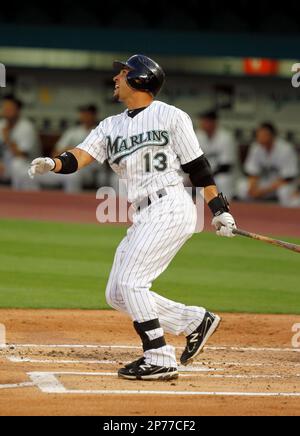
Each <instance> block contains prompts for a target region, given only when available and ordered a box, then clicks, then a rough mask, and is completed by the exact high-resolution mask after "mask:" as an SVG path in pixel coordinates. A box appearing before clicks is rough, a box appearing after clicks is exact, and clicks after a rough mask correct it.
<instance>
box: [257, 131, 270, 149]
mask: <svg viewBox="0 0 300 436" xmlns="http://www.w3.org/2000/svg"><path fill="white" fill-rule="evenodd" d="M256 140H257V142H258V143H259V144H261V145H262V146H263V147H266V148H270V147H271V146H272V145H273V142H274V136H273V134H272V132H270V131H269V130H268V129H258V130H257V132H256Z"/></svg>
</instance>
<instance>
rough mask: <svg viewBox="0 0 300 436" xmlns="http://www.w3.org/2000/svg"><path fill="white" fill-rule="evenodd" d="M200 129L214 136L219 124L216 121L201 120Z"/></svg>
mask: <svg viewBox="0 0 300 436" xmlns="http://www.w3.org/2000/svg"><path fill="white" fill-rule="evenodd" d="M200 128H201V129H202V130H204V132H206V133H207V134H208V135H213V134H214V133H215V130H216V128H217V123H216V121H215V120H211V119H210V118H201V120H200Z"/></svg>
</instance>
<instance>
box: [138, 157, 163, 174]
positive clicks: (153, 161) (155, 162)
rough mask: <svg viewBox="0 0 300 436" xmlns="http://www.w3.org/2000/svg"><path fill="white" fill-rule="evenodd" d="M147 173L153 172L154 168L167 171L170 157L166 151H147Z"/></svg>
mask: <svg viewBox="0 0 300 436" xmlns="http://www.w3.org/2000/svg"><path fill="white" fill-rule="evenodd" d="M144 159H145V167H146V173H151V172H152V171H153V169H155V170H156V171H165V170H166V169H167V167H168V158H167V155H166V154H165V153H156V154H155V155H154V156H153V155H152V153H147V154H145V156H144Z"/></svg>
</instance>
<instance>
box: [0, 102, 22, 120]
mask: <svg viewBox="0 0 300 436" xmlns="http://www.w3.org/2000/svg"><path fill="white" fill-rule="evenodd" d="M19 113H20V110H19V108H18V106H17V105H16V104H15V103H14V102H13V101H10V100H6V101H4V103H3V106H2V116H3V118H5V119H7V120H8V121H9V120H15V119H17V118H18V117H19Z"/></svg>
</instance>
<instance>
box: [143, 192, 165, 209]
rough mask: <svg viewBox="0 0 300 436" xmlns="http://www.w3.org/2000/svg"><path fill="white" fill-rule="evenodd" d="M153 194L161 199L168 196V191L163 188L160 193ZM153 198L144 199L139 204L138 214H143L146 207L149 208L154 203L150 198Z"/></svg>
mask: <svg viewBox="0 0 300 436" xmlns="http://www.w3.org/2000/svg"><path fill="white" fill-rule="evenodd" d="M153 194H154V195H155V194H156V195H157V197H158V198H159V199H160V198H162V197H165V196H166V195H167V191H166V190H165V189H164V188H163V189H160V190H159V191H156V192H154V193H153ZM153 194H151V196H152V195H153ZM151 196H148V197H146V198H144V199H143V200H142V201H140V202H139V203H138V204H137V206H136V210H137V211H138V212H141V211H142V210H143V209H145V208H146V207H149V206H150V205H151V204H152V203H153V201H154V200H151V198H150V197H151Z"/></svg>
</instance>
